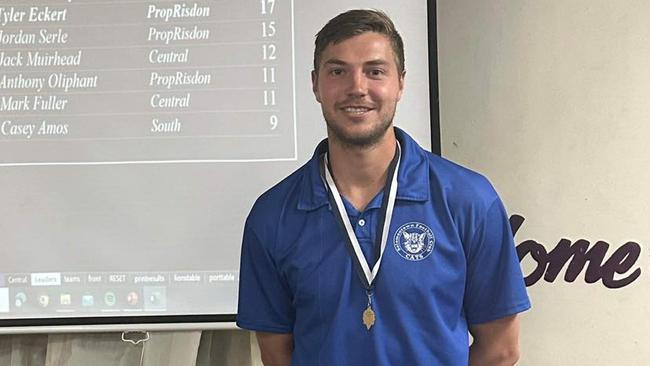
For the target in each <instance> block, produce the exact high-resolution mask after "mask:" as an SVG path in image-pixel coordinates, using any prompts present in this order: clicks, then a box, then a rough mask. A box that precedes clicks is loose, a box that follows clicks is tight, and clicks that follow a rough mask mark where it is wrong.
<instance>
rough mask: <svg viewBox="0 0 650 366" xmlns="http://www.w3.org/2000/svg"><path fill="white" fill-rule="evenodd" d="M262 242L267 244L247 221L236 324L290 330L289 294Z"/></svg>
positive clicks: (291, 315)
mask: <svg viewBox="0 0 650 366" xmlns="http://www.w3.org/2000/svg"><path fill="white" fill-rule="evenodd" d="M265 244H268V243H263V242H262V241H261V240H260V238H259V237H258V236H257V235H256V233H255V232H254V231H253V229H252V228H251V227H250V225H249V222H247V223H246V227H245V228H244V237H243V241H242V251H241V265H240V271H239V304H238V310H237V326H239V327H240V328H244V329H248V330H254V331H262V332H272V333H292V331H293V319H294V312H293V307H292V305H291V298H292V297H291V294H290V291H289V290H288V286H287V285H286V282H285V281H284V280H283V278H282V276H281V274H280V272H279V271H278V269H277V267H276V264H275V263H274V261H273V258H272V256H271V254H270V253H269V250H268V248H267V246H266V245H265Z"/></svg>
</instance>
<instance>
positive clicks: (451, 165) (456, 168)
mask: <svg viewBox="0 0 650 366" xmlns="http://www.w3.org/2000/svg"><path fill="white" fill-rule="evenodd" d="M428 156H429V163H430V165H429V166H430V171H431V175H430V179H432V180H435V182H436V183H437V185H438V186H439V187H440V189H441V190H443V193H445V194H446V195H448V196H450V198H455V199H459V200H470V201H477V200H478V201H485V202H486V203H488V204H491V203H492V202H493V201H494V199H495V198H496V197H497V193H496V191H495V189H494V187H493V186H492V184H491V183H490V181H489V180H488V178H487V177H485V176H484V175H483V174H481V173H479V172H476V171H474V170H472V169H470V168H467V167H465V166H463V165H460V164H458V163H456V162H453V161H451V160H448V159H446V158H443V157H440V156H437V155H434V154H431V153H429V154H428Z"/></svg>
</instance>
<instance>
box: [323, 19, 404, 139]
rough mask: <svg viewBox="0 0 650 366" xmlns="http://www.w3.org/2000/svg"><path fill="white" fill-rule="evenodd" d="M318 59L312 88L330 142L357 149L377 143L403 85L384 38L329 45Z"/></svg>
mask: <svg viewBox="0 0 650 366" xmlns="http://www.w3.org/2000/svg"><path fill="white" fill-rule="evenodd" d="M320 60H321V61H320V65H319V70H318V72H316V71H314V72H312V87H313V90H314V95H315V96H316V100H317V101H318V102H319V103H320V104H321V108H322V110H323V116H324V117H325V121H326V122H327V128H328V133H329V137H330V139H336V140H337V141H338V142H340V143H343V144H345V145H348V146H359V147H367V146H372V145H375V144H376V143H378V142H379V141H380V140H381V138H382V137H383V136H384V134H385V133H386V131H387V130H388V128H389V127H390V126H391V125H392V122H393V116H394V115H395V107H396V106H397V102H398V101H399V100H400V98H401V96H402V89H403V86H404V76H403V75H402V74H400V73H399V71H398V70H397V64H396V62H395V55H394V53H393V50H392V48H391V44H390V41H389V40H388V38H387V37H386V36H384V35H382V34H379V33H375V32H366V33H363V34H360V35H358V36H355V37H352V38H349V39H346V40H344V41H342V42H339V43H337V44H330V45H328V46H327V47H326V48H325V50H324V51H323V54H322V55H321V58H320Z"/></svg>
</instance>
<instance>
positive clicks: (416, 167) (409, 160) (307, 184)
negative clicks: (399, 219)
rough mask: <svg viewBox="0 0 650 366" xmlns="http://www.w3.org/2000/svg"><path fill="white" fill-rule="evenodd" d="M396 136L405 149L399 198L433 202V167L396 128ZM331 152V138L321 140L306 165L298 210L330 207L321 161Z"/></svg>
mask: <svg viewBox="0 0 650 366" xmlns="http://www.w3.org/2000/svg"><path fill="white" fill-rule="evenodd" d="M395 135H396V137H397V140H398V141H399V142H400V146H401V148H402V156H401V161H400V168H399V171H398V173H397V182H398V183H397V184H398V185H397V199H398V200H404V201H417V202H422V201H427V200H428V199H429V187H428V183H429V164H428V159H427V157H426V152H425V151H424V150H423V149H422V148H421V147H420V146H419V145H418V144H417V142H415V141H414V140H413V139H412V138H411V136H409V135H408V134H407V133H406V132H404V131H402V130H401V129H399V128H397V127H395ZM325 152H327V139H324V140H323V141H321V142H320V143H319V144H318V146H316V150H315V151H314V155H313V156H312V157H311V159H310V160H309V161H308V162H307V164H306V165H305V173H304V175H303V178H304V179H303V181H302V184H301V186H300V193H299V197H298V209H299V210H305V211H311V210H315V209H317V208H320V207H322V206H325V205H329V199H328V197H327V188H326V187H325V183H324V182H323V179H322V178H321V173H320V162H321V160H322V157H323V154H325Z"/></svg>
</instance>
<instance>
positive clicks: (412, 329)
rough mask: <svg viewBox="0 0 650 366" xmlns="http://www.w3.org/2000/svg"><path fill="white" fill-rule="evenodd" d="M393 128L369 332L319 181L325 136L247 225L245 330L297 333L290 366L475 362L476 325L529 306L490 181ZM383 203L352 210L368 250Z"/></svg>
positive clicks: (241, 316) (242, 295) (363, 301)
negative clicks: (472, 337)
mask: <svg viewBox="0 0 650 366" xmlns="http://www.w3.org/2000/svg"><path fill="white" fill-rule="evenodd" d="M395 132H396V135H397V138H398V140H399V141H400V144H401V147H402V156H401V163H400V169H399V172H398V189H397V199H396V202H395V208H394V213H393V219H392V222H391V227H390V231H389V233H388V243H387V245H386V249H385V252H384V255H383V260H382V263H381V267H380V271H379V274H378V276H377V279H376V282H375V283H376V284H375V290H374V297H373V301H374V302H373V309H374V311H375V313H376V318H377V320H376V322H375V325H374V326H373V327H372V328H371V329H370V330H367V329H366V327H365V326H364V324H363V322H362V313H363V311H364V310H365V308H366V306H367V301H368V299H367V297H366V291H365V289H364V288H363V286H362V284H361V282H360V280H359V278H358V277H357V273H356V272H355V268H354V265H353V262H352V258H351V257H350V255H349V252H348V250H347V248H346V244H345V233H344V232H343V231H342V230H341V228H340V226H339V224H338V223H337V222H336V219H335V216H334V212H332V207H330V204H329V201H328V195H327V191H326V186H325V185H324V183H323V180H322V179H321V176H320V169H319V165H320V163H321V161H322V155H323V153H324V152H325V151H326V150H327V143H326V141H323V142H322V143H321V144H319V146H318V147H317V149H316V152H315V153H314V156H313V158H312V159H311V160H310V161H308V162H307V163H306V164H305V165H304V166H302V167H301V168H299V169H298V170H297V171H295V172H294V173H293V174H291V175H290V176H289V177H287V178H285V179H284V180H283V181H282V182H280V183H279V184H277V185H276V186H274V187H273V188H271V189H270V190H268V191H267V192H266V193H264V194H263V195H262V196H261V197H260V198H259V199H258V200H257V201H256V203H255V205H254V206H253V208H252V210H251V213H250V215H249V217H248V219H247V221H246V225H245V229H244V239H243V244H242V255H241V268H240V287H239V309H238V315H237V325H238V326H239V327H241V328H245V329H250V330H254V331H262V332H275V333H292V334H293V337H294V343H295V344H294V353H293V359H292V365H445V366H446V365H466V364H467V362H468V354H469V348H468V334H467V331H468V326H469V325H471V324H479V323H485V322H489V321H492V320H496V319H499V318H502V317H505V316H508V315H512V314H516V313H519V312H522V311H524V310H526V309H528V308H529V307H530V302H529V300H528V296H527V294H526V289H525V285H524V281H523V277H522V274H521V269H520V266H519V260H518V258H517V255H516V252H515V246H514V243H513V238H512V233H511V231H510V225H509V223H508V217H507V215H506V212H505V210H504V207H503V205H502V203H501V201H500V199H499V197H498V196H497V194H496V192H495V191H494V189H493V188H492V186H491V185H490V183H489V182H488V181H487V180H486V179H485V178H484V177H483V176H481V175H479V174H477V173H474V172H472V171H470V170H468V169H466V168H463V167H461V166H459V165H456V164H454V163H452V162H449V161H447V160H445V159H443V158H440V157H438V156H435V155H433V154H431V153H429V152H427V151H425V150H423V149H422V148H421V147H420V146H418V145H417V143H416V142H415V141H414V140H413V139H411V137H409V136H408V135H407V134H406V133H405V132H403V131H402V130H400V129H397V128H396V129H395ZM381 198H382V197H381V193H380V194H379V195H378V196H377V197H375V199H373V200H372V202H371V203H370V204H369V205H368V207H367V208H366V209H365V210H364V211H363V212H359V211H357V210H356V209H354V207H352V205H350V204H349V203H346V205H345V206H346V210H347V213H348V216H349V217H350V221H351V223H352V225H353V226H354V230H355V232H356V234H357V236H358V238H359V242H360V245H361V246H362V250H363V251H364V254H365V255H366V257H371V256H372V251H373V249H372V246H373V245H374V244H373V243H374V240H375V230H376V228H377V222H376V221H377V220H378V217H377V216H378V213H379V207H380V205H381ZM334 209H335V208H334Z"/></svg>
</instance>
